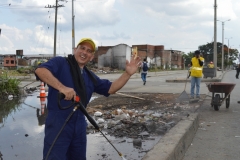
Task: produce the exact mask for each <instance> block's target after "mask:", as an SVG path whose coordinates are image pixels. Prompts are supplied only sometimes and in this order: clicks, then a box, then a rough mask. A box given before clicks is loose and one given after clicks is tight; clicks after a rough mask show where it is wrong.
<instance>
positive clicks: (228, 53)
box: [225, 37, 232, 66]
mask: <svg viewBox="0 0 240 160" xmlns="http://www.w3.org/2000/svg"><path fill="white" fill-rule="evenodd" d="M231 38H232V37H231ZM231 38H225V39H228V58H227V64H228V66H229V39H231Z"/></svg>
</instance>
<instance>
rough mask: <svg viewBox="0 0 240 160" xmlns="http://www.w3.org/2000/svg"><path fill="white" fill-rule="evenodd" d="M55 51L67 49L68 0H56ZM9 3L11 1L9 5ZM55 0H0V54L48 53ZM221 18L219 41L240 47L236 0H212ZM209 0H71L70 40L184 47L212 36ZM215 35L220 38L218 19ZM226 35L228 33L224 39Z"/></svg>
mask: <svg viewBox="0 0 240 160" xmlns="http://www.w3.org/2000/svg"><path fill="white" fill-rule="evenodd" d="M58 3H59V4H60V5H64V6H65V7H61V8H59V9H58V25H57V42H56V44H57V54H59V55H64V54H65V55H67V54H71V53H72V1H71V0H68V1H59V2H58ZM9 4H11V5H9ZM47 5H55V0H41V1H40V0H4V1H3V0H2V1H0V28H1V30H2V31H1V36H0V54H15V51H16V50H17V49H23V50H24V54H26V55H29V54H37V55H39V54H53V45H54V19H55V10H54V9H53V8H45V6H47ZM217 5H218V9H217V19H218V20H220V21H226V20H228V19H231V20H230V21H227V22H225V25H224V43H225V44H226V45H227V44H228V41H229V43H230V47H231V48H235V49H238V50H239V49H240V42H239V39H240V32H239V31H238V30H239V28H240V20H239V18H240V17H239V16H240V10H239V8H240V1H239V0H217ZM213 6H214V0H194V1H193V0H148V1H146V0H75V1H74V14H75V44H77V42H78V41H79V40H80V39H81V38H82V37H90V38H92V39H93V40H94V41H95V42H96V44H97V45H98V46H101V45H102V46H110V45H118V44H120V43H124V44H127V45H130V46H131V45H134V44H150V45H164V46H165V49H175V50H180V51H183V52H185V53H188V52H190V51H194V50H196V49H198V46H199V45H203V44H206V43H207V42H211V41H212V40H213V31H214V28H213V27H214V26H213V25H214V23H213V20H214V8H213ZM220 21H218V22H217V41H218V42H222V23H221V22H220ZM228 38H229V39H228Z"/></svg>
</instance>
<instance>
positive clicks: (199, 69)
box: [191, 57, 204, 78]
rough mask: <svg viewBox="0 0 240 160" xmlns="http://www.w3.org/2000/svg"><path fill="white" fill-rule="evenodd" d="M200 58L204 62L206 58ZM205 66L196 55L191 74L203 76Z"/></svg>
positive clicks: (193, 59)
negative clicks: (201, 64)
mask: <svg viewBox="0 0 240 160" xmlns="http://www.w3.org/2000/svg"><path fill="white" fill-rule="evenodd" d="M200 60H201V61H202V62H204V58H202V57H200ZM202 70H203V66H200V64H199V61H198V59H197V58H196V57H193V58H192V67H191V76H193V77H199V78H200V77H202Z"/></svg>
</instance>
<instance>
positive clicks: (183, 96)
mask: <svg viewBox="0 0 240 160" xmlns="http://www.w3.org/2000/svg"><path fill="white" fill-rule="evenodd" d="M189 70H190V69H188V72H187V78H186V82H185V87H184V90H183V92H182V93H181V94H180V96H179V97H178V98H177V99H176V102H183V101H189V96H188V94H187V92H186V86H187V79H188V78H189V76H190V71H189Z"/></svg>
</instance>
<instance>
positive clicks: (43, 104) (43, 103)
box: [40, 98, 46, 115]
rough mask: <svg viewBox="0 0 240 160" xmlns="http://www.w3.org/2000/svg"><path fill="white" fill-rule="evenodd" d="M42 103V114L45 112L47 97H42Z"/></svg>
mask: <svg viewBox="0 0 240 160" xmlns="http://www.w3.org/2000/svg"><path fill="white" fill-rule="evenodd" d="M40 103H41V115H43V114H44V109H45V105H46V98H40Z"/></svg>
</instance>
